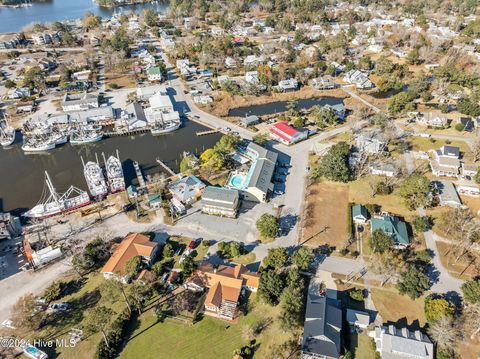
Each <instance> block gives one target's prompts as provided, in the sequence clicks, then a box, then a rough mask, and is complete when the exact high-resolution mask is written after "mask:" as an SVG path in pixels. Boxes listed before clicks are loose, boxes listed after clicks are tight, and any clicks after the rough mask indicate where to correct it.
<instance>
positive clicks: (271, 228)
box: [256, 213, 279, 239]
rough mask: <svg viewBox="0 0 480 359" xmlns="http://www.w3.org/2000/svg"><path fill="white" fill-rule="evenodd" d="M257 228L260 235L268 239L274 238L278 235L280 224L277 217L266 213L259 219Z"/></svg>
mask: <svg viewBox="0 0 480 359" xmlns="http://www.w3.org/2000/svg"><path fill="white" fill-rule="evenodd" d="M256 225H257V229H258V231H259V232H260V235H261V236H262V237H263V238H266V239H273V238H275V237H276V236H277V234H278V230H279V225H278V219H277V217H275V216H273V215H271V214H268V213H264V214H262V215H261V216H260V218H259V219H258V220H257V223H256Z"/></svg>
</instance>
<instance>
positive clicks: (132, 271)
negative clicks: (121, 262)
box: [125, 256, 143, 277]
mask: <svg viewBox="0 0 480 359" xmlns="http://www.w3.org/2000/svg"><path fill="white" fill-rule="evenodd" d="M142 267H143V263H142V257H140V256H133V257H132V258H130V259H129V260H128V261H127V263H125V270H126V271H127V273H128V275H129V276H130V277H134V276H135V275H137V273H138V272H139V271H140V269H142Z"/></svg>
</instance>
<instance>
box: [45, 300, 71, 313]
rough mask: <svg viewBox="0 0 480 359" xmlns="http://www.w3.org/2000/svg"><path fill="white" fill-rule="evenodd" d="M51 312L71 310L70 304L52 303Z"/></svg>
mask: <svg viewBox="0 0 480 359" xmlns="http://www.w3.org/2000/svg"><path fill="white" fill-rule="evenodd" d="M48 308H49V309H50V310H53V311H54V312H66V311H68V310H70V304H69V303H65V302H63V303H52V304H50V305H49V306H48Z"/></svg>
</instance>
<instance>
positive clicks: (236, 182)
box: [228, 174, 245, 189]
mask: <svg viewBox="0 0 480 359" xmlns="http://www.w3.org/2000/svg"><path fill="white" fill-rule="evenodd" d="M244 183H245V176H244V175H241V174H236V175H233V176H232V177H231V178H230V181H229V183H228V184H229V185H230V186H231V187H233V188H237V189H242V188H243V187H244Z"/></svg>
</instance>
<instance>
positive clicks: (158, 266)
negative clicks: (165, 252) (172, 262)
mask: <svg viewBox="0 0 480 359" xmlns="http://www.w3.org/2000/svg"><path fill="white" fill-rule="evenodd" d="M164 271H165V265H164V264H163V263H162V262H160V261H159V262H156V263H155V264H154V265H153V266H152V272H153V273H154V274H155V276H156V277H157V278H160V276H161V275H162V274H163V272H164Z"/></svg>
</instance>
